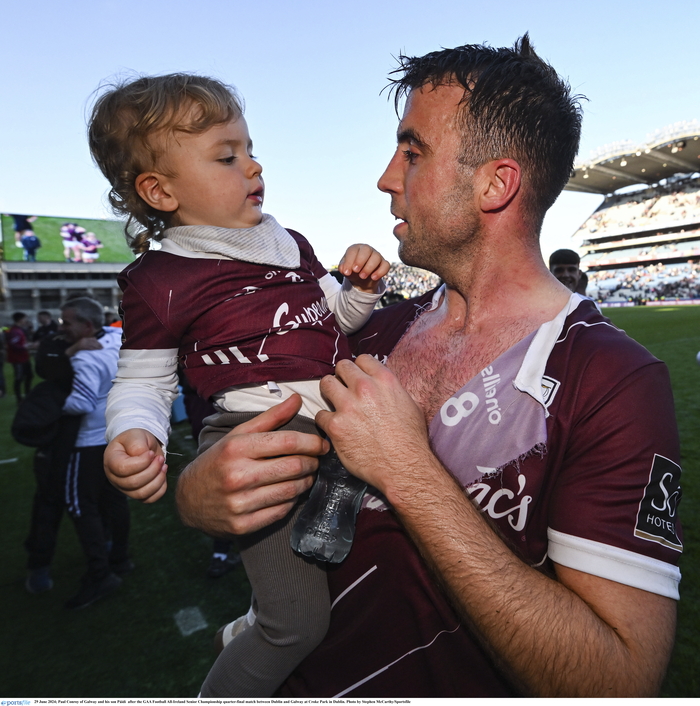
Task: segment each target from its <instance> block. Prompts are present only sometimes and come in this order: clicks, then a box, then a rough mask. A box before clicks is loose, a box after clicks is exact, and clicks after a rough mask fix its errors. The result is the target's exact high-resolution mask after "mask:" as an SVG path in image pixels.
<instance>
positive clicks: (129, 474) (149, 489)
mask: <svg viewBox="0 0 700 706" xmlns="http://www.w3.org/2000/svg"><path fill="white" fill-rule="evenodd" d="M82 340H85V339H82ZM104 466H105V473H106V474H107V479H108V480H109V482H110V483H111V484H112V485H113V486H115V487H116V488H119V490H121V491H122V493H124V494H125V495H128V496H129V497H130V498H134V500H142V501H143V502H145V503H153V502H155V501H156V500H158V498H160V497H161V496H162V495H163V494H164V493H165V491H166V490H167V488H168V482H167V478H166V473H167V471H168V466H167V464H166V463H165V457H164V455H163V449H162V448H161V445H160V442H159V441H158V439H156V437H155V436H153V434H151V433H150V432H148V431H146V430H145V429H129V430H128V431H125V432H122V433H121V434H119V436H116V437H115V438H114V439H112V441H111V442H110V443H109V445H108V446H107V449H106V450H105V455H104Z"/></svg>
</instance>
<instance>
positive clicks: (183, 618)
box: [173, 606, 209, 637]
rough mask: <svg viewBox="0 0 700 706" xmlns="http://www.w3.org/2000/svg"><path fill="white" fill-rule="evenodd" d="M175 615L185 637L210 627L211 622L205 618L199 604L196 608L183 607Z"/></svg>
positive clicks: (179, 628)
mask: <svg viewBox="0 0 700 706" xmlns="http://www.w3.org/2000/svg"><path fill="white" fill-rule="evenodd" d="M173 617H174V618H175V624H176V625H177V627H178V630H179V631H180V632H181V633H182V636H183V637H187V635H191V634H192V633H193V632H197V631H198V630H204V629H205V628H208V627H209V623H207V621H206V620H205V619H204V616H203V615H202V611H201V610H199V608H198V607H197V606H195V607H194V608H183V609H182V610H180V611H178V612H177V613H175V615H174V616H173Z"/></svg>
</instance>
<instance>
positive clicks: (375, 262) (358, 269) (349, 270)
mask: <svg viewBox="0 0 700 706" xmlns="http://www.w3.org/2000/svg"><path fill="white" fill-rule="evenodd" d="M338 270H339V271H340V272H341V273H342V274H343V275H345V277H347V278H348V279H349V280H350V282H351V284H352V286H353V287H355V289H359V290H361V291H363V292H377V291H378V290H379V280H380V279H381V278H382V277H384V275H385V274H386V273H387V272H388V271H389V263H388V262H387V261H386V260H385V259H384V258H383V257H382V256H381V254H380V253H378V252H377V251H376V250H375V249H374V248H373V247H372V246H370V245H364V244H362V243H360V244H359V245H351V246H350V247H349V248H348V249H347V252H346V253H345V255H343V259H342V260H341V261H340V264H339V265H338Z"/></svg>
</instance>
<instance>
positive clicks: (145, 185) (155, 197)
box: [134, 172, 180, 212]
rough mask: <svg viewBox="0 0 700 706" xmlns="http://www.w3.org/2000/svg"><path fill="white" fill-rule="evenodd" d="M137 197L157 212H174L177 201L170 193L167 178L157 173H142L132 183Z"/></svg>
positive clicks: (177, 204)
mask: <svg viewBox="0 0 700 706" xmlns="http://www.w3.org/2000/svg"><path fill="white" fill-rule="evenodd" d="M134 186H135V187H136V191H137V193H138V195H139V196H140V197H141V198H142V199H143V200H144V201H145V202H146V203H147V204H148V205H149V206H151V207H152V208H155V209H156V210H157V211H168V212H172V211H176V210H177V208H178V206H179V205H180V204H179V203H178V200H177V199H176V198H175V196H174V195H173V194H172V193H171V189H170V187H169V185H168V179H167V177H165V176H163V175H162V174H159V173H158V172H144V173H143V174H139V175H138V176H137V177H136V181H135V182H134Z"/></svg>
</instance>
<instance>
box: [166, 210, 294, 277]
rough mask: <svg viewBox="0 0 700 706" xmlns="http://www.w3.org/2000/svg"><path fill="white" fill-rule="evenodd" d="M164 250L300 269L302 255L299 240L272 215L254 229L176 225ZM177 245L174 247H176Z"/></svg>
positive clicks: (168, 235)
mask: <svg viewBox="0 0 700 706" xmlns="http://www.w3.org/2000/svg"><path fill="white" fill-rule="evenodd" d="M161 245H162V249H163V250H165V251H166V252H170V253H172V254H175V255H178V254H182V253H179V252H178V250H185V251H186V252H187V253H191V254H192V256H194V257H197V258H220V257H225V258H227V259H231V260H243V261H244V262H253V263H255V264H258V265H271V266H273V267H283V268H285V269H290V270H293V269H296V268H297V267H299V265H300V264H301V255H300V252H299V246H298V245H297V242H296V240H294V238H293V237H292V236H291V235H290V234H289V233H288V232H287V231H286V230H285V229H284V228H282V226H281V225H280V224H279V223H277V221H276V220H275V219H274V218H273V217H272V216H271V215H269V214H267V213H264V214H263V217H262V221H260V223H259V224H258V225H256V226H253V227H252V228H218V227H216V226H176V227H174V228H168V229H167V230H166V231H165V238H163V240H162V241H161ZM173 245H174V246H175V247H172V246H173Z"/></svg>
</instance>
